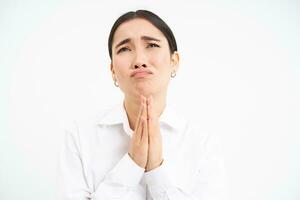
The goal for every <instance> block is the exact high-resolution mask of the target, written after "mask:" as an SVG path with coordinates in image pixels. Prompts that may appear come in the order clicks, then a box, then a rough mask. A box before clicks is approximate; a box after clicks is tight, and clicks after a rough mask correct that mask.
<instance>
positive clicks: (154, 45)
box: [147, 43, 160, 48]
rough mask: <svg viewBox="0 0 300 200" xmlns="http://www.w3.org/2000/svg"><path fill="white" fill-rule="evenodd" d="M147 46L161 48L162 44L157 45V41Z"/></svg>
mask: <svg viewBox="0 0 300 200" xmlns="http://www.w3.org/2000/svg"><path fill="white" fill-rule="evenodd" d="M147 47H150V48H152V47H158V48H159V47H160V46H159V45H157V44H155V43H149V44H148V46H147Z"/></svg>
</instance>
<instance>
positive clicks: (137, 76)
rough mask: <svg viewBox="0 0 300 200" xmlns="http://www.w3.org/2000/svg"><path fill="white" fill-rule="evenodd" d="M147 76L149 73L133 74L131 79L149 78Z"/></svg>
mask: <svg viewBox="0 0 300 200" xmlns="http://www.w3.org/2000/svg"><path fill="white" fill-rule="evenodd" d="M149 75H150V73H148V72H138V73H136V74H134V76H133V77H136V78H143V77H146V76H149Z"/></svg>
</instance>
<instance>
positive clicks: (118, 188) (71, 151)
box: [58, 130, 144, 200]
mask: <svg viewBox="0 0 300 200" xmlns="http://www.w3.org/2000/svg"><path fill="white" fill-rule="evenodd" d="M85 170H86V169H85V168H84V162H83V159H82V156H81V152H80V141H79V137H78V135H77V134H76V130H74V131H67V132H66V134H65V139H64V144H63V148H62V150H61V153H60V156H59V166H58V187H59V188H58V197H59V199H61V200H92V199H93V200H102V199H105V200H110V199H115V200H127V199H139V198H137V197H136V195H137V194H136V192H134V189H135V188H136V186H137V185H138V184H139V182H140V181H141V179H142V177H143V175H144V169H143V168H141V167H139V166H138V165H137V164H136V163H135V162H134V161H133V160H132V159H131V158H130V157H129V155H128V154H127V153H126V154H125V155H124V156H123V157H122V158H121V159H120V161H119V162H118V163H117V164H116V165H115V166H114V167H113V168H112V170H110V171H109V172H108V173H107V174H106V176H105V178H104V180H103V181H102V182H101V183H100V184H99V185H98V186H97V188H93V187H94V186H93V184H92V183H91V182H89V181H88V178H87V172H86V171H85Z"/></svg>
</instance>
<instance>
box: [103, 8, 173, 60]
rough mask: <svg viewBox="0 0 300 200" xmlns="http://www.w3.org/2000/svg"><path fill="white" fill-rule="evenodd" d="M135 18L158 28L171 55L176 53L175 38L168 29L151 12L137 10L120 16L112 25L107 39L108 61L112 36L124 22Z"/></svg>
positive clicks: (110, 54)
mask: <svg viewBox="0 0 300 200" xmlns="http://www.w3.org/2000/svg"><path fill="white" fill-rule="evenodd" d="M136 18H142V19H146V20H148V21H149V22H150V23H152V24H153V25H154V26H155V27H156V28H158V29H159V30H160V31H161V32H162V33H163V34H164V36H165V37H166V38H167V40H168V43H169V48H170V52H171V54H173V53H174V51H177V44H176V40H175V37H174V35H173V32H172V31H171V29H170V27H169V26H168V25H167V24H166V23H165V22H164V21H163V20H162V19H161V18H160V17H159V16H157V15H156V14H154V13H153V12H150V11H148V10H137V11H135V12H134V11H130V12H127V13H125V14H123V15H121V16H120V17H119V18H118V19H117V20H116V21H115V23H114V25H113V26H112V28H111V30H110V34H109V37H108V51H109V56H110V59H112V42H113V37H114V34H115V32H116V30H117V28H118V27H119V26H120V25H121V24H122V23H124V22H126V21H129V20H132V19H136Z"/></svg>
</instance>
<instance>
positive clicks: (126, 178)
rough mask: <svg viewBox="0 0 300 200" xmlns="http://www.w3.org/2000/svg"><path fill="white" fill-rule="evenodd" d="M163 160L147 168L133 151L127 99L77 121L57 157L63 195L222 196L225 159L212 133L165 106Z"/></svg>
mask: <svg viewBox="0 0 300 200" xmlns="http://www.w3.org/2000/svg"><path fill="white" fill-rule="evenodd" d="M160 132H161V135H162V141H163V158H164V161H163V163H162V165H161V166H160V167H158V168H156V169H154V170H151V171H149V172H144V169H143V168H141V167H139V166H138V165H137V164H136V163H135V162H134V161H133V160H132V159H131V158H130V157H129V156H128V149H129V143H130V140H131V136H132V133H133V131H132V130H131V129H130V127H129V123H128V118H127V114H126V111H125V109H124V107H123V104H119V105H117V106H115V107H114V108H112V109H108V110H106V111H103V112H101V113H99V114H98V115H97V117H93V118H89V119H86V120H82V121H80V122H74V126H72V127H71V128H70V129H68V130H67V131H66V135H65V142H64V145H63V148H62V151H61V154H60V159H59V173H58V179H59V196H60V199H63V200H88V199H94V200H111V199H115V200H142V199H143V200H145V199H147V200H151V199H155V200H156V199H157V200H158V199H161V200H167V199H169V200H196V199H197V200H224V199H225V198H226V189H225V188H226V187H225V184H224V183H225V182H224V180H225V179H224V175H225V174H224V167H223V161H222V160H223V159H222V157H220V156H219V155H220V154H219V153H220V148H219V147H218V145H217V144H218V143H215V140H213V139H212V138H211V137H210V135H209V134H203V133H200V132H197V131H196V130H194V129H192V126H191V125H190V123H188V122H187V121H185V120H184V119H183V118H182V117H179V116H178V115H177V114H176V113H175V112H174V109H173V108H172V107H170V106H166V107H165V109H164V111H163V113H162V115H161V116H160Z"/></svg>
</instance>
